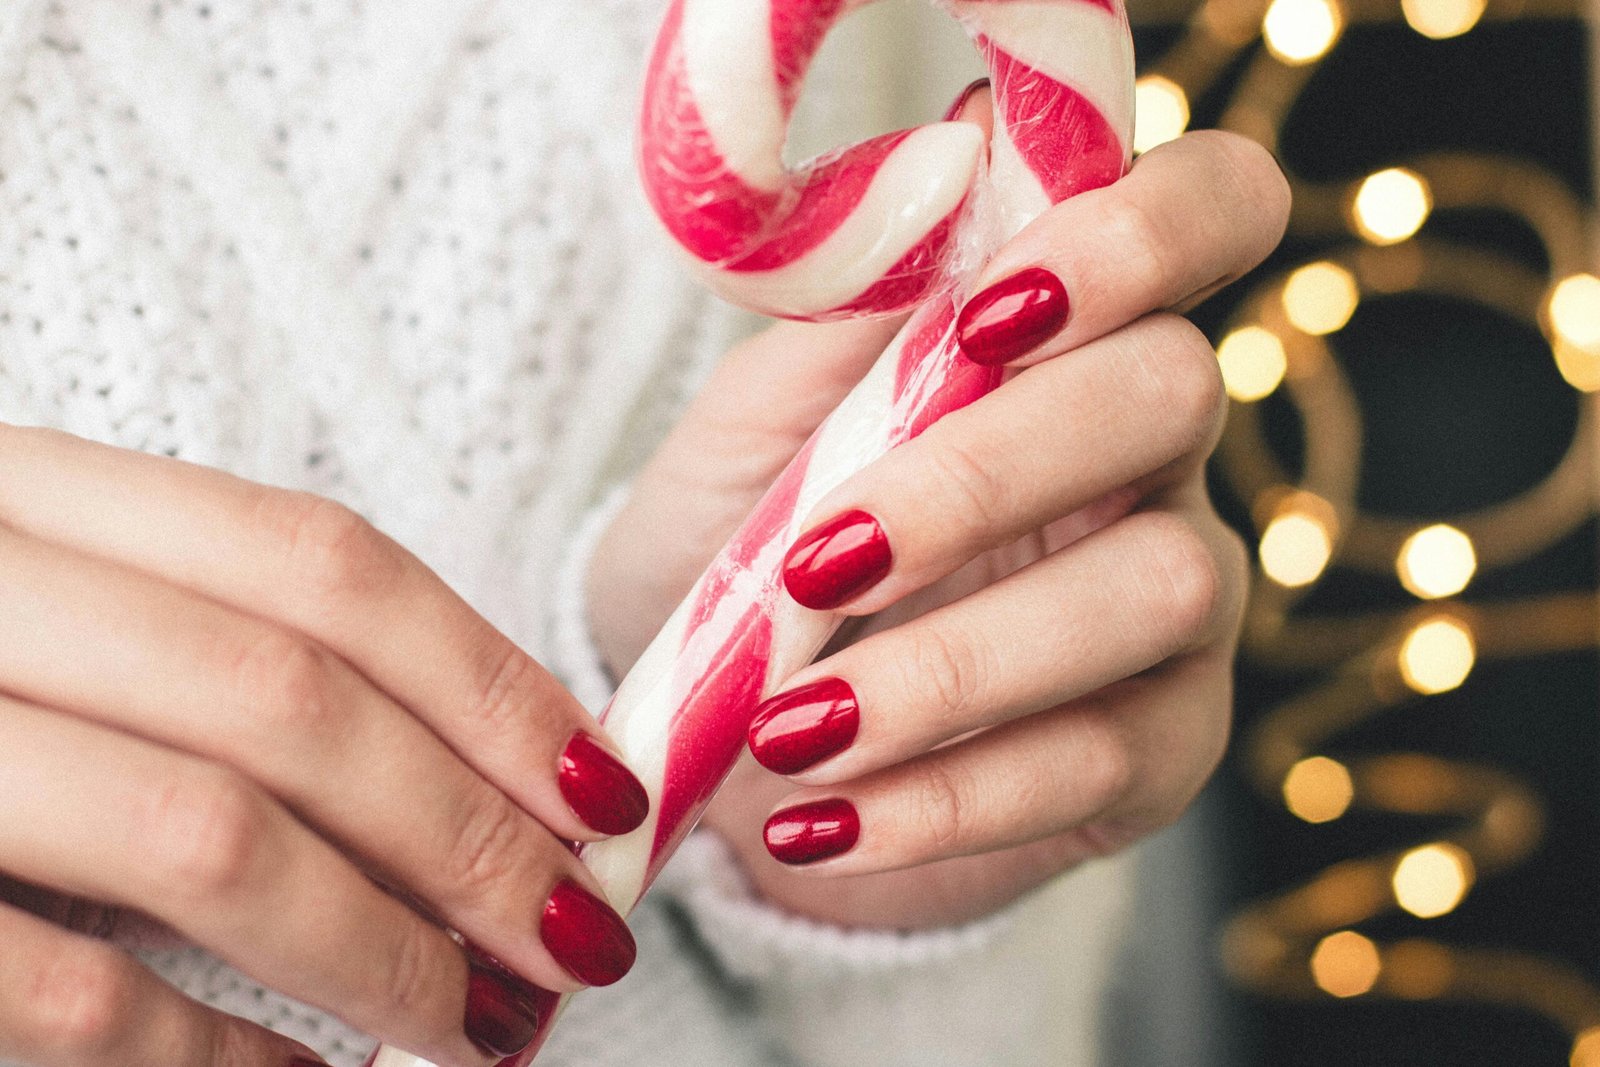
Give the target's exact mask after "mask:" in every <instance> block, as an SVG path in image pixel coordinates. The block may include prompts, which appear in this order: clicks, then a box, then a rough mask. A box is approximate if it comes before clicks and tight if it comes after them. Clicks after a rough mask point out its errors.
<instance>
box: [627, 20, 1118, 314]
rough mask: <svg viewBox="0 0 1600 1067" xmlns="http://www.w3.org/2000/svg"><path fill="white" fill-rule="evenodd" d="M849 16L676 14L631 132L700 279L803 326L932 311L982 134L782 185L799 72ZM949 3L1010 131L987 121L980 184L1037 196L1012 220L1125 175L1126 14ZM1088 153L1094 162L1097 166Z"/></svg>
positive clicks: (917, 144) (916, 134) (857, 156)
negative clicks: (1094, 177)
mask: <svg viewBox="0 0 1600 1067" xmlns="http://www.w3.org/2000/svg"><path fill="white" fill-rule="evenodd" d="M866 2H871V0H866ZM856 6H861V5H860V4H859V3H848V4H847V3H844V2H842V0H760V2H755V3H751V2H749V0H673V3H672V5H671V7H670V8H669V9H668V12H667V16H666V20H665V23H664V25H663V28H662V32H661V35H660V36H659V37H658V38H657V42H656V48H655V52H654V54H653V56H652V58H651V62H650V68H649V72H648V75H647V77H646V90H645V106H644V108H643V111H642V116H641V122H640V137H639V161H640V169H641V171H642V174H643V178H644V186H645V189H646V191H647V194H648V196H649V198H650V203H651V206H652V207H653V208H654V209H655V211H656V214H657V215H658V217H660V219H661V220H662V222H663V224H664V225H665V226H666V228H667V229H668V231H669V232H670V233H671V234H672V236H673V237H674V239H675V240H676V241H677V242H678V243H679V244H680V245H681V246H682V247H683V248H684V249H685V250H686V251H687V252H688V253H689V254H690V256H691V257H692V260H693V262H694V263H695V264H696V266H697V267H698V269H699V273H700V275H701V277H702V279H703V280H704V282H705V283H706V284H707V285H708V286H709V287H711V288H712V289H714V290H715V291H716V292H717V293H719V294H720V295H721V296H723V297H725V298H726V299H729V300H731V301H733V302H734V303H736V304H740V305H741V306H744V307H746V308H749V309H751V310H753V311H759V312H763V313H766V314H771V315H777V316H781V317H785V318H801V319H826V318H839V317H845V316H856V315H874V314H891V313H895V312H900V311H904V310H907V309H909V308H911V307H914V306H916V305H917V304H920V303H922V302H923V301H925V300H927V299H928V298H929V297H930V296H931V295H932V294H933V292H934V291H935V290H936V289H937V288H938V287H939V286H940V285H941V284H945V283H946V282H947V280H948V278H949V277H950V275H951V274H952V273H953V271H952V260H953V259H954V258H955V257H956V256H957V255H958V254H959V252H960V249H959V248H958V247H957V241H956V238H957V221H958V219H959V217H960V215H961V212H962V210H963V208H964V207H966V206H967V204H968V201H969V195H970V194H971V192H972V190H973V189H974V186H975V184H976V182H977V179H978V178H979V175H980V167H982V165H983V164H984V162H985V147H986V146H985V143H984V140H985V139H984V134H983V132H982V131H981V130H980V129H978V128H977V127H976V126H974V125H972V124H970V123H962V122H940V123H934V124H931V125H927V126H921V127H918V128H915V129H911V130H903V131H899V132H896V133H890V134H885V135H883V136H880V137H874V138H872V139H870V140H868V141H863V142H861V143H860V144H856V145H851V146H849V147H846V148H842V149H839V150H837V151H834V152H831V153H828V154H827V155H825V156H822V157H821V158H819V159H817V160H814V161H812V162H811V163H808V164H805V165H803V166H801V167H799V168H797V169H794V170H789V169H787V168H785V166H784V164H783V147H784V143H785V140H786V137H787V132H788V124H789V120H790V117H791V116H792V114H793V110H794V105H795V102H796V100H797V99H798V97H799V92H800V86H801V82H802V81H803V78H804V75H805V72H806V69H807V68H808V67H809V65H810V63H811V61H812V59H813V58H814V56H815V54H816V50H817V48H818V47H819V45H820V44H821V41H822V39H823V38H824V37H825V36H826V34H827V32H828V30H829V29H830V28H831V27H832V25H833V24H834V23H835V22H836V21H838V19H839V18H840V17H841V16H842V15H843V14H844V13H845V12H846V11H847V10H848V9H850V8H852V7H856ZM946 6H948V7H949V8H950V9H951V10H952V13H953V14H955V15H956V17H957V18H958V19H960V20H961V21H962V22H963V23H965V24H966V26H967V29H968V32H969V33H970V34H971V35H972V37H973V38H974V40H975V41H976V42H977V44H978V46H979V49H980V50H981V51H982V53H983V55H984V58H985V60H986V61H987V63H988V66H989V69H990V73H991V77H992V79H993V81H994V84H995V90H996V104H997V108H998V109H999V117H1000V118H1002V119H1003V120H1004V121H1002V122H997V123H996V136H995V139H994V144H993V149H994V160H993V164H992V166H993V168H994V170H995V173H994V174H993V175H992V177H993V178H994V181H993V182H991V183H990V184H992V185H994V186H995V187H997V188H1000V189H1003V190H1004V189H1011V190H1016V189H1018V188H1019V187H1020V188H1024V189H1027V190H1029V191H1033V192H1036V193H1037V195H1030V196H1027V197H1026V200H1027V201H1028V202H1027V203H1025V204H1016V205H1013V210H1011V211H1008V212H1006V214H1008V215H1013V216H1015V217H1032V216H1033V215H1036V214H1037V213H1038V211H1039V210H1041V209H1042V208H1043V207H1045V206H1048V205H1049V204H1051V203H1055V202H1058V201H1060V200H1063V199H1065V198H1066V197H1067V196H1070V195H1072V194H1073V193H1075V192H1079V191H1081V188H1080V187H1078V186H1076V185H1075V184H1074V182H1076V181H1080V180H1081V179H1082V177H1083V175H1085V174H1090V173H1093V174H1100V173H1113V174H1115V173H1120V171H1121V169H1122V168H1123V167H1125V166H1126V163H1127V159H1128V143H1127V142H1128V138H1127V137H1126V136H1125V134H1124V133H1123V132H1122V131H1123V130H1124V129H1125V127H1126V126H1127V125H1128V124H1129V123H1130V122H1131V118H1132V112H1133V99H1132V80H1131V78H1129V77H1128V74H1127V72H1128V71H1129V70H1131V69H1132V52H1131V45H1130V44H1129V40H1128V34H1127V23H1126V17H1125V16H1124V14H1123V12H1122V8H1121V5H1120V4H1117V3H1115V2H1114V0H1076V2H1069V3H1061V2H1059V0H1055V2H1051V0H1045V2H1038V0H953V2H950V3H947V5H946ZM1014 90H1020V91H1014ZM1019 139H1020V141H1027V142H1029V143H1026V144H1024V143H1020V142H1019ZM1067 139H1070V142H1069V141H1068V140H1067ZM1085 155H1087V156H1089V157H1091V158H1090V160H1089V165H1087V166H1075V167H1057V168H1055V169H1054V170H1053V171H1052V172H1050V173H1038V172H1035V171H1032V170H1031V168H1029V167H1028V166H1027V165H1026V164H1024V163H1023V162H1022V161H1023V160H1054V161H1059V160H1063V159H1073V158H1077V157H1082V156H1085ZM1097 156H1102V157H1105V158H1104V159H1102V160H1100V161H1099V165H1096V161H1095V159H1094V157H1097ZM1024 175H1028V179H1027V180H1024V181H1021V182H1019V181H1017V180H1016V179H1017V178H1019V177H1022V176H1024Z"/></svg>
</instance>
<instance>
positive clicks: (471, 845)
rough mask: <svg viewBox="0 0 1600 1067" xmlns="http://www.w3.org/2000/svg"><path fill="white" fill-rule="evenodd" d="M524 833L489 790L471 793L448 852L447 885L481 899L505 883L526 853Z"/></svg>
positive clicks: (517, 816)
mask: <svg viewBox="0 0 1600 1067" xmlns="http://www.w3.org/2000/svg"><path fill="white" fill-rule="evenodd" d="M523 831H524V826H523V821H522V816H521V814H520V813H519V812H518V811H517V809H516V808H515V807H514V806H513V805H512V804H511V802H510V801H509V800H507V799H506V798H505V797H504V796H502V795H501V794H500V793H498V792H496V791H495V790H493V789H492V788H489V787H484V788H482V789H477V790H474V791H473V796H472V797H471V798H470V799H469V800H468V801H467V802H466V804H465V806H464V807H463V809H462V815H461V819H460V824H459V826H458V828H457V830H456V834H455V837H454V839H453V841H452V844H451V846H450V848H449V853H448V860H447V865H448V869H447V875H448V878H449V883H448V884H450V885H452V886H455V887H457V889H458V890H460V891H462V892H465V893H467V894H470V895H473V896H479V897H481V896H483V895H485V894H487V893H488V892H489V891H490V890H491V888H492V887H494V886H497V885H500V884H502V883H504V882H506V881H507V880H508V879H509V878H510V877H511V876H512V875H513V874H514V873H515V872H516V871H517V869H518V867H519V866H520V860H521V858H522V856H523V855H524V853H525V848H524V843H523Z"/></svg>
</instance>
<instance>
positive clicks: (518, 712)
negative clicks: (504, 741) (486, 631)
mask: <svg viewBox="0 0 1600 1067" xmlns="http://www.w3.org/2000/svg"><path fill="white" fill-rule="evenodd" d="M482 663H483V664H484V668H483V670H482V671H481V672H480V673H479V675H478V676H479V677H480V678H483V679H485V681H483V682H482V683H481V684H480V685H479V686H478V688H477V691H476V693H475V694H474V696H473V703H472V714H473V716H474V717H475V718H476V719H477V721H478V722H479V723H480V724H481V725H482V726H484V727H486V728H487V729H488V731H489V732H490V733H491V734H493V735H495V736H504V731H507V730H516V729H519V728H525V727H526V724H527V720H528V717H529V715H530V709H531V708H532V707H533V706H534V700H535V695H536V694H538V693H539V691H540V690H541V689H542V688H543V685H542V683H543V682H544V681H545V675H544V672H543V669H542V668H541V667H540V666H539V664H538V663H537V662H535V660H534V659H533V657H532V656H529V655H528V654H527V653H526V652H524V651H522V649H520V648H518V647H517V646H516V644H514V643H513V642H511V641H508V640H505V639H503V638H499V637H497V638H496V639H495V640H494V641H493V642H492V643H491V646H490V647H489V648H488V649H487V650H486V651H485V652H484V654H483V658H482Z"/></svg>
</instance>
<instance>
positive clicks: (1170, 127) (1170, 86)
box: [1133, 74, 1189, 152]
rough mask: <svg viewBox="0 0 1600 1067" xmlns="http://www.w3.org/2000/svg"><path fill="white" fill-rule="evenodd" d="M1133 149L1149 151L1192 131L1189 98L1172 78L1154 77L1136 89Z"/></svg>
mask: <svg viewBox="0 0 1600 1067" xmlns="http://www.w3.org/2000/svg"><path fill="white" fill-rule="evenodd" d="M1133 101H1134V111H1133V113H1134V123H1133V150H1134V151H1135V152H1148V151H1150V149H1152V148H1154V147H1155V146H1156V145H1159V144H1166V143H1167V142H1168V141H1173V140H1176V139H1177V138H1179V137H1181V136H1182V135H1183V131H1184V130H1186V129H1188V128H1189V97H1188V94H1186V93H1185V92H1184V91H1183V86H1181V85H1179V84H1178V83H1177V82H1175V81H1173V80H1171V79H1170V78H1163V77H1162V76H1161V75H1159V74H1151V75H1147V76H1146V77H1143V78H1140V79H1139V81H1138V82H1137V84H1135V85H1134V87H1133Z"/></svg>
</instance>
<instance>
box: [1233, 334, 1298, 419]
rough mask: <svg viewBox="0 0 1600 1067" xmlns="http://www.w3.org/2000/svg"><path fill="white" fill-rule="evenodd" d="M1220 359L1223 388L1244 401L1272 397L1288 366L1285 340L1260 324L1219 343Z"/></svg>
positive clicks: (1235, 397) (1234, 397)
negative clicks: (1281, 339)
mask: <svg viewBox="0 0 1600 1067" xmlns="http://www.w3.org/2000/svg"><path fill="white" fill-rule="evenodd" d="M1217 362H1218V363H1219V364H1221V367H1222V384H1223V388H1225V389H1227V391H1228V395H1229V396H1231V397H1233V399H1235V400H1239V401H1242V402H1244V403H1250V402H1252V401H1256V400H1261V399H1263V398H1264V397H1268V396H1271V395H1272V392H1273V390H1275V389H1277V388H1278V386H1279V385H1280V384H1281V383H1282V382H1283V375H1284V373H1285V372H1286V371H1287V370H1288V369H1289V356H1288V354H1287V353H1286V352H1284V350H1283V342H1282V341H1280V340H1279V339H1278V335H1277V334H1275V333H1273V332H1272V331H1271V330H1268V329H1264V328H1262V327H1260V326H1245V327H1243V328H1241V329H1238V330H1235V331H1233V332H1232V333H1230V334H1229V335H1228V336H1226V337H1224V338H1223V339H1222V343H1221V344H1219V345H1218V346H1217Z"/></svg>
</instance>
